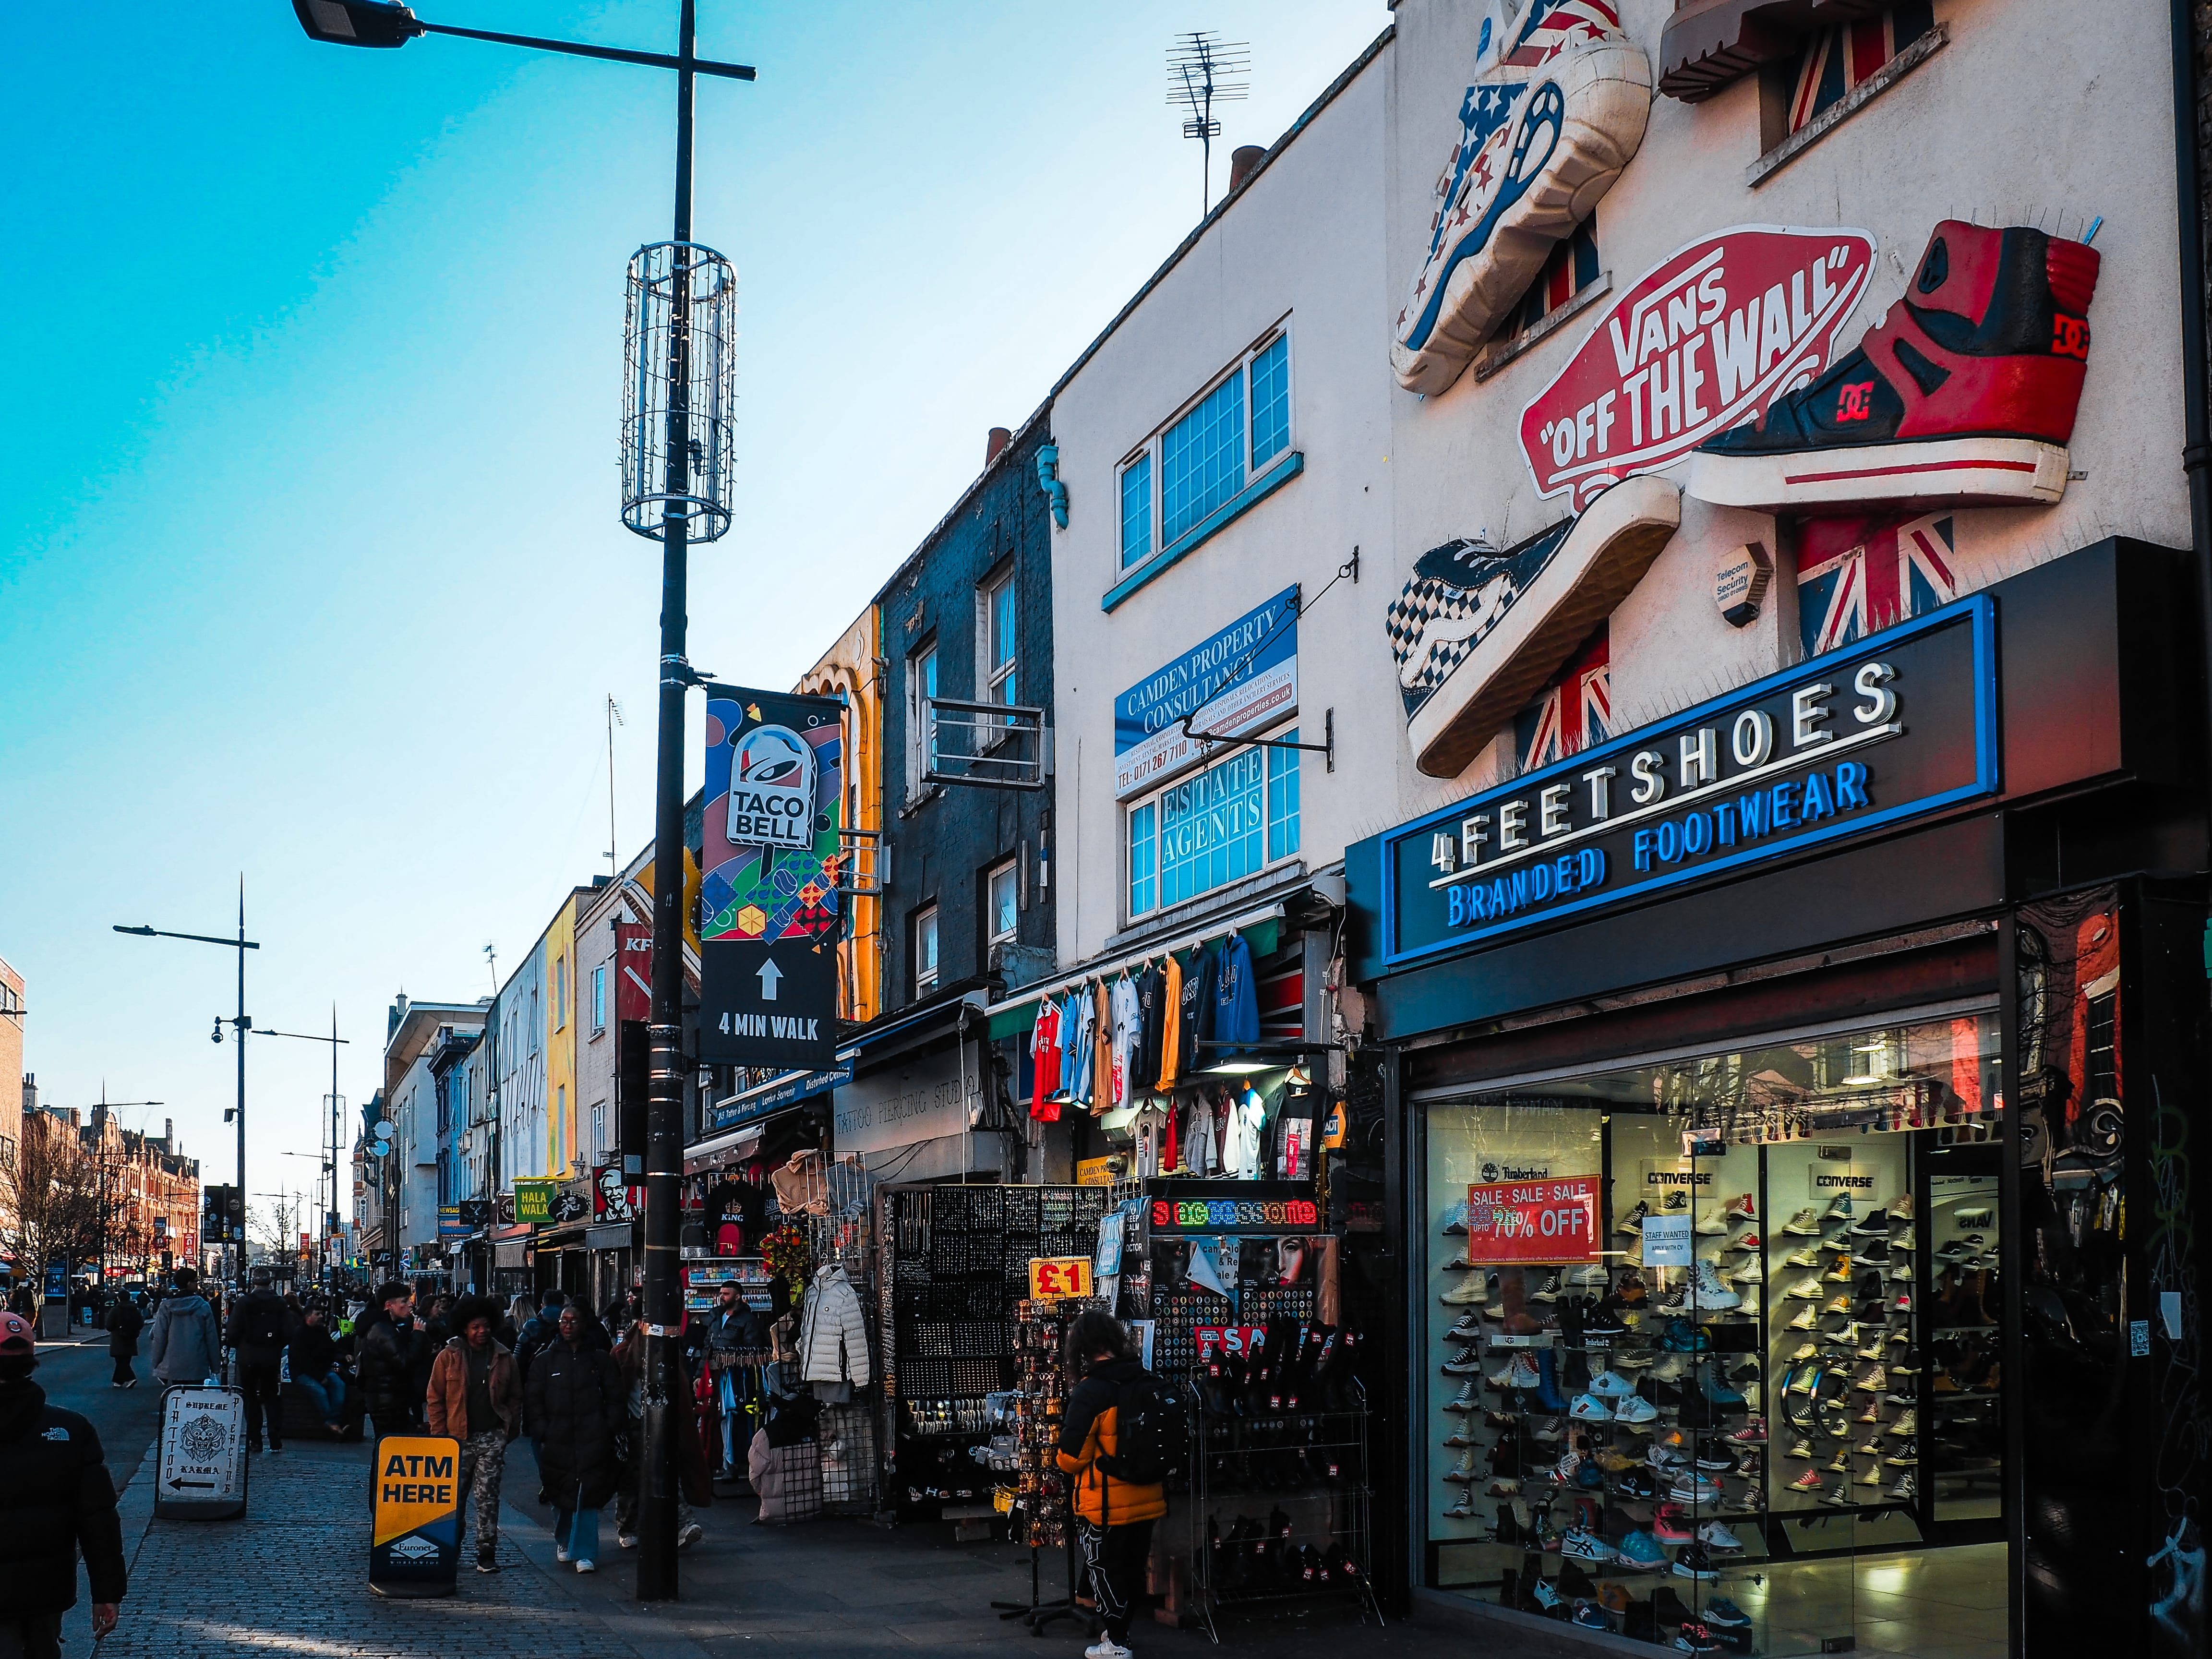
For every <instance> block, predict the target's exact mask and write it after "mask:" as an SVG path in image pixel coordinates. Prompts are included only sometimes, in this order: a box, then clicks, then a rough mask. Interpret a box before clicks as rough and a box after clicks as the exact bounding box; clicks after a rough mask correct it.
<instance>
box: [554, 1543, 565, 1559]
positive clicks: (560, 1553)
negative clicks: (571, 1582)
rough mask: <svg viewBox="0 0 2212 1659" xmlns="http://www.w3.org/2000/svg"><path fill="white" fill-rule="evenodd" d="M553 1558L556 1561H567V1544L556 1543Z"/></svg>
mask: <svg viewBox="0 0 2212 1659" xmlns="http://www.w3.org/2000/svg"><path fill="white" fill-rule="evenodd" d="M553 1559H555V1560H556V1561H566V1560H567V1559H568V1546H567V1545H566V1544H556V1545H555V1546H554V1547H553Z"/></svg>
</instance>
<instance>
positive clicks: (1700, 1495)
mask: <svg viewBox="0 0 2212 1659" xmlns="http://www.w3.org/2000/svg"><path fill="white" fill-rule="evenodd" d="M1724 1490H1726V1489H1725V1488H1724V1487H1723V1486H1722V1485H1721V1483H1720V1482H1719V1481H1717V1480H1714V1479H1713V1478H1712V1476H1711V1475H1710V1474H1699V1473H1698V1471H1697V1470H1695V1469H1684V1470H1682V1471H1681V1472H1680V1473H1679V1474H1676V1475H1675V1477H1674V1486H1673V1487H1672V1489H1671V1490H1670V1491H1669V1492H1668V1496H1669V1497H1670V1498H1674V1501H1675V1502H1676V1503H1678V1504H1711V1503H1713V1502H1715V1501H1716V1500H1717V1499H1718V1498H1719V1497H1720V1495H1721V1493H1722V1492H1723V1491H1724Z"/></svg>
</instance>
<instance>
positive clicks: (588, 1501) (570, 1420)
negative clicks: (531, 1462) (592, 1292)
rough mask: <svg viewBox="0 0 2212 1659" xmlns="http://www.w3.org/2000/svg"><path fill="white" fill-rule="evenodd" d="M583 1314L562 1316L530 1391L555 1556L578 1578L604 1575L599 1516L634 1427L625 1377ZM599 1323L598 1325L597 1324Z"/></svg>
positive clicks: (572, 1311) (534, 1369)
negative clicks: (626, 1433) (625, 1401)
mask: <svg viewBox="0 0 2212 1659" xmlns="http://www.w3.org/2000/svg"><path fill="white" fill-rule="evenodd" d="M584 1320H585V1316H584V1311H583V1310H582V1309H580V1308H578V1307H575V1306H573V1305H571V1306H566V1307H563V1308H562V1310H561V1320H560V1327H559V1333H560V1334H559V1335H558V1336H557V1337H556V1339H555V1340H554V1342H553V1345H552V1346H550V1347H549V1348H547V1349H546V1350H545V1351H544V1352H543V1353H541V1354H539V1355H538V1358H537V1360H536V1361H535V1362H534V1363H533V1364H532V1366H531V1368H530V1376H529V1379H528V1381H527V1383H526V1384H525V1386H524V1397H525V1399H526V1401H527V1402H528V1403H527V1412H528V1420H529V1423H530V1425H531V1433H532V1436H533V1437H535V1439H536V1441H537V1444H538V1478H539V1479H540V1480H541V1481H542V1482H543V1483H544V1490H545V1492H546V1495H547V1497H548V1498H550V1501H551V1503H552V1505H553V1516H554V1527H553V1541H554V1549H553V1553H554V1556H555V1558H556V1559H558V1560H562V1561H574V1564H575V1568H576V1571H578V1572H596V1571H598V1570H599V1511H600V1510H603V1509H605V1507H606V1502H607V1499H608V1498H611V1497H613V1496H614V1494H615V1488H616V1486H617V1483H618V1481H619V1480H620V1477H621V1469H622V1458H621V1450H620V1447H619V1445H618V1444H617V1443H618V1441H619V1440H620V1438H621V1437H622V1435H623V1431H624V1430H625V1429H626V1428H627V1427H628V1426H629V1412H628V1409H627V1407H625V1406H624V1404H623V1392H624V1391H623V1383H622V1375H621V1373H620V1372H618V1371H617V1370H616V1369H615V1362H614V1361H613V1360H612V1359H611V1358H608V1357H607V1356H606V1354H605V1352H602V1351H601V1350H600V1349H599V1346H597V1345H596V1344H595V1343H593V1342H592V1340H591V1338H590V1336H589V1335H588V1334H586V1326H585V1322H584ZM594 1323H596V1321H594Z"/></svg>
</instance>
